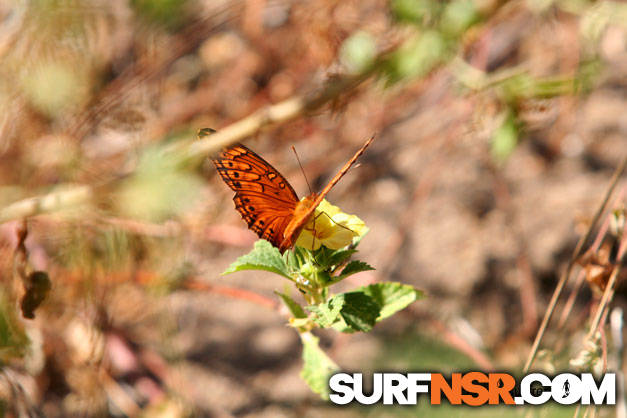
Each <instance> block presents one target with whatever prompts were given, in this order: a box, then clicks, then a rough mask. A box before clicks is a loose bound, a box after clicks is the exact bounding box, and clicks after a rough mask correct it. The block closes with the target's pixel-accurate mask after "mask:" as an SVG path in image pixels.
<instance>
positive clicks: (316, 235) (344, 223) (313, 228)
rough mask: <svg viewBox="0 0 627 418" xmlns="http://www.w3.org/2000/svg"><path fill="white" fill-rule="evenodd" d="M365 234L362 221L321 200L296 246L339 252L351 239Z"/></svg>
mask: <svg viewBox="0 0 627 418" xmlns="http://www.w3.org/2000/svg"><path fill="white" fill-rule="evenodd" d="M367 232H368V227H367V226H366V224H365V223H364V221H362V220H361V219H359V218H358V217H357V216H355V215H349V214H347V213H344V212H342V210H341V209H340V208H338V207H337V206H333V205H332V204H330V203H329V202H327V200H326V199H323V200H322V202H321V203H320V205H318V207H317V208H316V210H315V212H314V215H313V216H312V217H311V219H310V220H309V222H307V224H306V225H305V227H304V228H303V230H302V231H301V233H300V235H299V236H298V239H297V240H296V245H298V246H299V247H303V248H306V249H308V250H317V249H318V248H320V246H321V245H324V246H325V247H327V248H330V249H332V250H339V249H340V248H343V247H346V246H347V245H349V244H351V243H352V242H353V238H355V237H363V236H364V235H366V233H367Z"/></svg>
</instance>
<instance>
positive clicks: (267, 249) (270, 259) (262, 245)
mask: <svg viewBox="0 0 627 418" xmlns="http://www.w3.org/2000/svg"><path fill="white" fill-rule="evenodd" d="M243 270H265V271H270V272H272V273H276V274H278V275H281V276H283V277H285V278H287V279H290V280H292V277H291V276H290V275H289V270H288V268H287V265H286V264H285V261H284V260H283V257H282V256H281V253H280V252H279V250H278V249H277V248H275V247H274V246H272V244H270V243H269V242H268V241H266V240H263V239H260V240H258V241H257V242H255V246H254V247H253V250H252V251H251V252H249V253H248V254H246V255H243V256H241V257H239V258H238V259H237V260H236V261H235V262H234V263H233V264H231V265H230V266H229V268H228V269H226V270H225V271H224V273H222V274H223V275H225V274H230V273H235V272H236V271H243Z"/></svg>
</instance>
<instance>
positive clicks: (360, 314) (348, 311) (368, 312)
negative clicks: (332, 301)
mask: <svg viewBox="0 0 627 418" xmlns="http://www.w3.org/2000/svg"><path fill="white" fill-rule="evenodd" d="M340 296H344V303H343V304H342V309H341V310H340V315H342V319H344V321H346V324H347V325H348V326H349V327H351V328H352V329H354V330H355V331H363V332H368V331H370V330H371V329H372V327H373V326H374V324H375V322H376V321H377V318H378V317H379V313H380V312H381V308H380V307H379V305H378V304H377V302H376V301H375V300H374V299H373V298H371V297H370V296H368V295H367V294H365V293H363V292H360V291H355V292H348V293H343V294H341V295H338V296H336V298H337V297H340Z"/></svg>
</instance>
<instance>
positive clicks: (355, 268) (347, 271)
mask: <svg viewBox="0 0 627 418" xmlns="http://www.w3.org/2000/svg"><path fill="white" fill-rule="evenodd" d="M369 270H374V267H372V266H370V265H369V264H368V263H364V262H363V261H358V260H353V261H351V262H350V263H348V264H347V265H346V267H344V269H343V270H342V272H341V273H340V274H338V275H337V276H334V277H333V281H334V282H339V281H341V280H344V279H345V278H347V277H348V276H352V275H353V274H355V273H360V272H362V271H369Z"/></svg>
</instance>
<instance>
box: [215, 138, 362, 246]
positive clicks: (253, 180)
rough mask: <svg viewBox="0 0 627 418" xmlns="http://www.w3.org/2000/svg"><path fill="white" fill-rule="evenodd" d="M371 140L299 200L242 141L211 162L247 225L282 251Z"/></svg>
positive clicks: (291, 189) (283, 180)
mask: <svg viewBox="0 0 627 418" xmlns="http://www.w3.org/2000/svg"><path fill="white" fill-rule="evenodd" d="M373 140H374V136H372V137H371V138H370V139H368V140H367V141H366V143H365V144H364V145H363V146H362V147H361V148H360V149H359V150H357V152H356V153H355V155H353V157H352V158H351V159H350V160H348V161H347V162H346V164H344V166H343V167H342V168H341V169H340V171H339V172H338V173H337V174H336V175H335V177H333V179H331V181H330V182H329V184H327V185H326V187H325V188H324V189H323V190H322V192H320V193H319V194H316V193H312V194H311V195H309V196H307V197H306V198H305V199H303V200H300V201H299V200H298V196H297V195H296V192H295V191H294V189H293V188H292V186H291V185H290V184H289V183H288V182H287V180H286V179H285V177H283V176H282V175H281V173H279V172H278V171H277V170H276V169H275V168H274V167H272V166H271V165H270V163H268V162H267V161H266V160H264V159H263V158H261V157H260V156H259V155H257V154H255V153H254V152H253V151H252V150H250V149H248V148H246V147H245V146H243V145H242V144H237V145H234V146H232V147H230V148H227V149H226V150H224V151H222V153H221V154H220V155H219V156H218V158H216V159H214V160H213V163H214V164H215V166H216V168H217V169H218V173H220V176H221V177H222V179H223V180H224V182H225V183H226V184H227V185H228V186H229V187H230V188H231V189H233V190H234V191H235V197H234V198H233V201H234V202H235V208H236V209H237V211H238V212H239V213H240V215H242V218H244V220H245V221H246V223H247V224H248V228H250V229H251V230H252V231H254V232H256V233H257V235H258V236H259V237H260V238H262V239H265V240H267V241H269V242H271V243H272V245H274V246H275V247H277V248H279V250H280V251H281V252H283V251H285V250H286V249H288V248H291V247H293V246H294V243H295V242H296V240H297V239H298V235H299V234H300V231H301V230H302V229H303V227H304V226H305V224H306V223H307V222H308V221H309V219H310V218H311V217H312V216H313V214H314V211H315V210H316V207H318V205H319V204H320V202H322V199H324V197H325V196H326V195H327V193H329V191H330V190H331V188H332V187H333V186H335V184H336V183H337V182H338V181H340V179H341V178H342V177H343V176H344V174H346V172H347V171H348V170H349V169H350V168H351V166H352V165H353V164H354V163H355V161H357V158H359V156H360V155H361V154H363V152H364V151H365V150H366V148H367V147H368V145H370V143H371V142H372V141H373Z"/></svg>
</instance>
